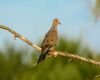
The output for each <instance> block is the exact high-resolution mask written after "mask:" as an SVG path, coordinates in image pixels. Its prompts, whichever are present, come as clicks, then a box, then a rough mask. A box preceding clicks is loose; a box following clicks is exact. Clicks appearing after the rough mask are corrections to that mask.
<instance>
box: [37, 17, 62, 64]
mask: <svg viewBox="0 0 100 80" xmlns="http://www.w3.org/2000/svg"><path fill="white" fill-rule="evenodd" d="M59 24H61V23H60V21H59V19H58V18H55V19H54V20H53V22H52V26H51V28H50V30H49V31H48V32H47V33H46V34H45V37H44V40H43V42H42V44H41V54H40V56H39V59H38V61H37V64H38V63H40V62H42V61H43V60H44V59H45V58H46V55H47V54H48V52H49V51H50V50H51V49H53V48H54V46H55V45H56V42H57V40H58V32H57V27H58V25H59Z"/></svg>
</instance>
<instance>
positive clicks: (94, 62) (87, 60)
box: [0, 25, 100, 67]
mask: <svg viewBox="0 0 100 80" xmlns="http://www.w3.org/2000/svg"><path fill="white" fill-rule="evenodd" d="M0 28H1V29H4V30H7V31H9V32H11V33H12V34H13V35H14V37H15V38H16V37H18V38H19V39H21V40H22V41H24V42H26V43H27V44H29V45H30V46H32V47H33V48H35V49H37V50H38V51H41V48H40V47H38V46H37V45H35V44H33V43H32V42H31V41H29V40H28V39H27V38H25V37H24V36H22V35H20V34H19V33H17V32H16V31H14V30H12V29H10V28H9V27H7V26H5V25H0ZM52 53H53V54H55V55H57V56H62V57H67V58H71V59H76V60H80V61H83V62H86V63H90V64H93V65H96V66H99V67H100V62H97V61H95V60H93V59H88V58H85V57H81V56H79V55H75V54H71V53H66V52H56V51H53V52H50V54H52ZM54 57H55V56H54Z"/></svg>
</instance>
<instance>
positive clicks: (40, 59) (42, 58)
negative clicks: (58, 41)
mask: <svg viewBox="0 0 100 80" xmlns="http://www.w3.org/2000/svg"><path fill="white" fill-rule="evenodd" d="M45 57H46V54H43V53H41V54H40V57H39V59H38V61H37V64H38V63H40V62H41V61H43V60H44V59H45Z"/></svg>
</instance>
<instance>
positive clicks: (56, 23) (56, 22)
mask: <svg viewBox="0 0 100 80" xmlns="http://www.w3.org/2000/svg"><path fill="white" fill-rule="evenodd" d="M58 24H61V23H60V21H59V19H58V18H55V19H54V20H53V26H58Z"/></svg>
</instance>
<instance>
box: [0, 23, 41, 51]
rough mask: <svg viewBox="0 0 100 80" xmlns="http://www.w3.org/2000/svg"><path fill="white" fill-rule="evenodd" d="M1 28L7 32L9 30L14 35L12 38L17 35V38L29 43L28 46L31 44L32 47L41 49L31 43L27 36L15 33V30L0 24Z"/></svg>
mask: <svg viewBox="0 0 100 80" xmlns="http://www.w3.org/2000/svg"><path fill="white" fill-rule="evenodd" d="M0 28H1V29H5V30H7V31H9V32H11V33H12V34H13V35H14V39H15V38H16V37H18V38H19V39H21V40H22V41H24V42H26V43H27V44H29V45H30V46H32V47H33V48H35V49H37V50H38V51H41V48H40V47H38V46H36V45H35V44H33V43H32V42H31V41H29V40H28V39H27V38H25V37H24V36H22V35H20V34H19V33H17V32H16V31H14V30H12V29H10V28H9V27H7V26H5V25H0Z"/></svg>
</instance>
